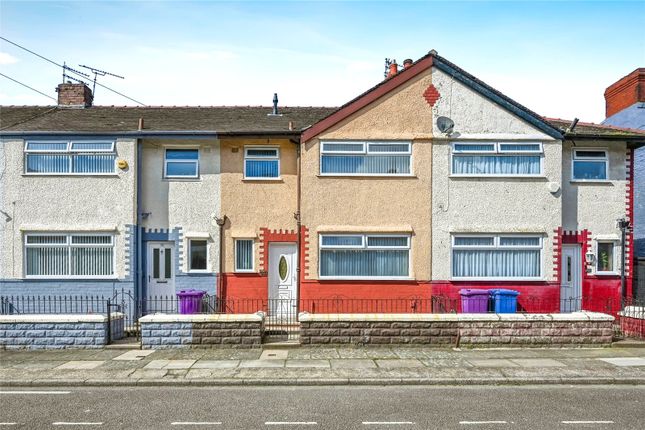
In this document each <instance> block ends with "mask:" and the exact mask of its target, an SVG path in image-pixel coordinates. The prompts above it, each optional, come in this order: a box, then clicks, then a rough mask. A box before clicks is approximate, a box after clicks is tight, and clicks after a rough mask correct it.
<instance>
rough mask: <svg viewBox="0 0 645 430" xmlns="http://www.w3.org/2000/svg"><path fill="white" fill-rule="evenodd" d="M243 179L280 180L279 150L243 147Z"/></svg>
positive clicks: (276, 148)
mask: <svg viewBox="0 0 645 430" xmlns="http://www.w3.org/2000/svg"><path fill="white" fill-rule="evenodd" d="M244 179H280V148H279V147H277V146H246V147H244Z"/></svg>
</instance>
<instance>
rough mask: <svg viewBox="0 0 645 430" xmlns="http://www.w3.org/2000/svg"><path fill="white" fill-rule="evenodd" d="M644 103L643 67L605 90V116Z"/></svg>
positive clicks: (644, 79) (644, 77) (644, 80)
mask: <svg viewBox="0 0 645 430" xmlns="http://www.w3.org/2000/svg"><path fill="white" fill-rule="evenodd" d="M639 102H645V67H641V68H639V69H636V70H634V71H633V72H632V73H630V74H629V75H627V76H625V77H623V78H621V79H619V80H618V81H617V82H615V83H613V84H611V85H610V86H609V87H607V89H606V90H605V116H606V117H607V118H609V117H610V116H612V115H614V114H616V113H618V112H620V111H621V110H623V109H625V108H628V107H630V106H632V105H633V104H635V103H639Z"/></svg>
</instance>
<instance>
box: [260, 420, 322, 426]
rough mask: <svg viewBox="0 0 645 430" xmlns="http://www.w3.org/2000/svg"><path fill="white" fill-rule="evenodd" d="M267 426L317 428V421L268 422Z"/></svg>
mask: <svg viewBox="0 0 645 430" xmlns="http://www.w3.org/2000/svg"><path fill="white" fill-rule="evenodd" d="M264 425H265V426H316V425H318V423H317V422H316V421H267V422H265V423H264Z"/></svg>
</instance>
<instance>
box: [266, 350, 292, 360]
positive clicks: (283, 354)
mask: <svg viewBox="0 0 645 430" xmlns="http://www.w3.org/2000/svg"><path fill="white" fill-rule="evenodd" d="M288 355H289V350H287V349H265V350H264V351H262V354H260V360H286V359H287V356H288Z"/></svg>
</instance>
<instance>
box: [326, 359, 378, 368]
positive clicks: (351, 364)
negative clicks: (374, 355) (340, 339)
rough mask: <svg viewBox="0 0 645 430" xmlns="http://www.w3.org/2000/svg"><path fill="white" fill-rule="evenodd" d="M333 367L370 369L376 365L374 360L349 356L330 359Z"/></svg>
mask: <svg viewBox="0 0 645 430" xmlns="http://www.w3.org/2000/svg"><path fill="white" fill-rule="evenodd" d="M329 363H330V364H331V368H332V369H369V368H372V367H376V363H374V360H367V359H360V358H347V359H332V360H329Z"/></svg>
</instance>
